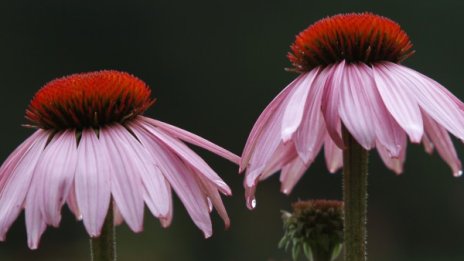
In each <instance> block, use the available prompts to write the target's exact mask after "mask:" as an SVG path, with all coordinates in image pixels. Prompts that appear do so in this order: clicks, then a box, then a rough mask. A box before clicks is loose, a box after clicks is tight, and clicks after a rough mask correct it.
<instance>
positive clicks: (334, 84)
mask: <svg viewBox="0 0 464 261" xmlns="http://www.w3.org/2000/svg"><path fill="white" fill-rule="evenodd" d="M326 70H329V71H328V74H329V77H328V79H327V81H326V84H325V86H324V93H323V94H322V107H321V108H322V114H323V115H324V121H325V126H326V128H327V131H328V133H329V135H330V137H332V140H333V141H334V142H335V144H337V146H338V147H340V148H343V147H344V145H343V139H342V136H341V123H340V115H339V107H340V88H341V85H342V80H343V73H344V70H345V61H342V62H341V63H338V64H336V65H334V66H333V67H328V68H327V69H326Z"/></svg>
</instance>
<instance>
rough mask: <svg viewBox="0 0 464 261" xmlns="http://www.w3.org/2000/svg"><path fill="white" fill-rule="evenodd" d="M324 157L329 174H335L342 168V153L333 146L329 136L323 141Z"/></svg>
mask: <svg viewBox="0 0 464 261" xmlns="http://www.w3.org/2000/svg"><path fill="white" fill-rule="evenodd" d="M324 155H325V162H326V165H327V169H328V170H329V172H330V173H335V172H337V171H338V170H339V169H340V168H341V167H343V151H342V150H341V149H340V148H339V147H337V145H335V143H334V142H333V141H332V139H331V138H330V136H329V135H327V136H326V137H325V139H324Z"/></svg>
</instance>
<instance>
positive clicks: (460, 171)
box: [453, 170, 462, 177]
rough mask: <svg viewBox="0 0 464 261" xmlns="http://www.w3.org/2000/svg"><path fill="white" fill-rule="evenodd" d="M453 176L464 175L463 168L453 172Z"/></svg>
mask: <svg viewBox="0 0 464 261" xmlns="http://www.w3.org/2000/svg"><path fill="white" fill-rule="evenodd" d="M453 176H455V177H460V176H462V170H458V171H457V172H454V173H453Z"/></svg>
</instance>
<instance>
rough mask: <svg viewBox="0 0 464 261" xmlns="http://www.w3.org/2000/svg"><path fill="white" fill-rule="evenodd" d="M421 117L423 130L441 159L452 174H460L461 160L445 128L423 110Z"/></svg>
mask: <svg viewBox="0 0 464 261" xmlns="http://www.w3.org/2000/svg"><path fill="white" fill-rule="evenodd" d="M422 118H423V119H424V126H425V132H426V134H427V136H428V137H429V138H430V140H431V141H432V142H433V144H434V145H435V148H436V149H437V152H438V154H440V156H441V157H442V158H443V160H444V161H445V162H446V163H447V164H448V165H449V166H450V168H451V169H452V171H453V175H454V176H456V177H457V176H461V175H462V165H461V161H460V160H459V158H458V155H457V153H456V150H455V149H454V145H453V141H452V140H451V138H450V136H449V134H448V132H447V131H446V129H445V128H443V127H442V126H440V125H439V124H438V123H437V122H436V121H434V120H433V119H432V118H431V117H430V116H429V115H427V113H425V112H424V113H423V114H422Z"/></svg>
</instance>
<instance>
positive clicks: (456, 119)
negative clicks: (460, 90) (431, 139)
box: [387, 63, 464, 139]
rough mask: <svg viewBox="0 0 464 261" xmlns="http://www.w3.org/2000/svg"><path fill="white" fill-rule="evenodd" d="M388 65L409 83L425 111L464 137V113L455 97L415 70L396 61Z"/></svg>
mask: <svg viewBox="0 0 464 261" xmlns="http://www.w3.org/2000/svg"><path fill="white" fill-rule="evenodd" d="M387 66H388V67H389V68H390V70H392V71H394V72H395V75H396V76H397V77H398V78H401V80H402V81H403V82H405V83H406V82H407V83H408V85H409V89H410V90H411V92H412V94H413V95H414V97H415V98H416V100H417V103H418V104H419V106H420V107H421V108H422V109H423V111H424V112H426V113H427V114H428V115H430V117H431V118H432V119H434V120H435V121H436V122H437V123H438V124H440V125H441V126H443V127H445V128H446V129H447V130H448V131H449V132H451V133H452V134H454V135H455V136H456V137H458V138H459V139H464V114H463V111H461V110H460V109H459V107H458V105H457V104H456V103H455V100H454V99H453V98H450V97H449V96H448V95H447V94H446V93H445V92H443V91H442V90H441V89H440V88H439V87H437V85H436V82H432V81H430V80H429V78H427V77H425V76H423V75H422V74H420V73H418V72H416V71H414V70H411V69H409V68H407V67H404V66H402V65H398V64H395V63H388V65H387Z"/></svg>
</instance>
